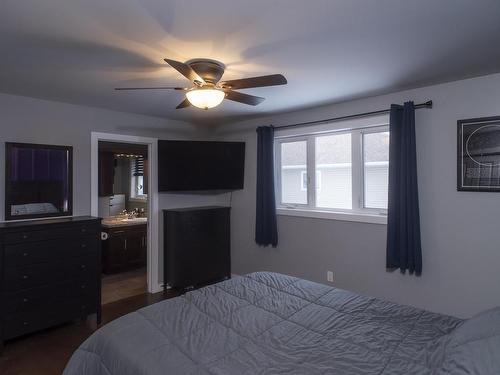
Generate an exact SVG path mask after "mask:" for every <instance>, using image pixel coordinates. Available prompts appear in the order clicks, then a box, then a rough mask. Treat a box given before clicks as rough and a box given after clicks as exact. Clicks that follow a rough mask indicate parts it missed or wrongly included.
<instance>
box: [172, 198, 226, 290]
mask: <svg viewBox="0 0 500 375" xmlns="http://www.w3.org/2000/svg"><path fill="white" fill-rule="evenodd" d="M230 210H231V209H230V208H229V207H218V206H211V207H189V208H179V209H170V210H163V226H164V229H163V233H164V239H163V245H164V254H163V261H164V263H163V267H164V268H163V269H164V280H165V283H164V284H165V288H167V287H168V286H170V287H172V288H191V287H198V286H201V285H206V284H209V283H213V282H218V281H221V280H224V279H228V278H230V277H231V243H230Z"/></svg>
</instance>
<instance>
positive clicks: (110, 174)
mask: <svg viewBox="0 0 500 375" xmlns="http://www.w3.org/2000/svg"><path fill="white" fill-rule="evenodd" d="M98 164H99V175H98V176H99V177H98V180H99V182H98V186H99V196H100V197H109V196H111V195H113V184H114V180H115V156H114V155H113V153H112V152H103V151H100V152H99V163H98Z"/></svg>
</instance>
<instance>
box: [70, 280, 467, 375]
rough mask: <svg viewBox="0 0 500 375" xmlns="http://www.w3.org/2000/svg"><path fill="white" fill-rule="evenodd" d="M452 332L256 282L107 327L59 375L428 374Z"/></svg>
mask: <svg viewBox="0 0 500 375" xmlns="http://www.w3.org/2000/svg"><path fill="white" fill-rule="evenodd" d="M460 322H461V321H460V320H458V319H456V318H452V317H449V316H443V315H439V314H434V313H430V312H426V311H423V310H419V309H416V308H412V307H408V306H402V305H397V304H394V303H389V302H385V301H382V300H379V299H376V298H370V297H364V296H360V295H357V294H354V293H351V292H347V291H345V290H340V289H336V288H332V287H329V286H326V285H322V284H316V283H313V282H310V281H305V280H302V279H298V278H294V277H290V276H285V275H280V274H276V273H268V272H257V273H252V274H249V275H246V276H243V277H237V278H233V279H231V280H227V281H224V282H222V283H219V284H216V285H211V286H209V287H206V288H203V289H199V290H196V291H192V292H190V293H187V294H185V295H183V296H181V297H178V298H173V299H169V300H165V301H163V302H160V303H157V304H154V305H151V306H148V307H145V308H143V309H141V310H138V311H137V312H134V313H132V314H128V315H126V316H123V317H121V318H119V319H117V320H115V321H113V322H111V323H109V324H107V325H106V326H104V327H103V328H101V329H99V330H98V331H96V332H95V333H94V334H93V335H92V336H91V337H90V338H89V339H88V340H87V341H85V342H84V343H83V344H82V345H81V347H80V348H79V349H78V350H77V351H76V352H75V353H74V355H73V357H72V358H71V360H70V362H69V363H68V365H67V367H66V370H65V372H64V374H65V375H82V374H86V375H90V374H92V375H111V374H112V375H126V374H134V375H137V374H162V375H165V374H175V375H177V374H197V375H206V374H220V375H222V374H224V375H237V374H287V375H292V374H353V375H354V374H355V375H365V374H366V375H368V374H377V375H382V374H383V375H388V374H398V375H400V374H409V375H414V374H432V373H433V372H434V370H435V369H436V368H437V366H439V365H440V363H441V362H442V356H443V350H442V348H443V346H444V341H446V336H445V335H447V334H448V333H449V332H450V331H452V330H453V329H454V328H455V327H456V326H457V325H458V324H459V323H460Z"/></svg>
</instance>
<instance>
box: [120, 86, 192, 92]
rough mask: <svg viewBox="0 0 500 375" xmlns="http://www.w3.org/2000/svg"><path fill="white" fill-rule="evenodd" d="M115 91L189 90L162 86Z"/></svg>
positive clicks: (121, 88)
mask: <svg viewBox="0 0 500 375" xmlns="http://www.w3.org/2000/svg"><path fill="white" fill-rule="evenodd" d="M115 90H117V91H126V90H182V91H185V90H187V89H186V88H184V87H165V86H160V87H116V88H115Z"/></svg>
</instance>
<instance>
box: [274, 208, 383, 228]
mask: <svg viewBox="0 0 500 375" xmlns="http://www.w3.org/2000/svg"><path fill="white" fill-rule="evenodd" d="M276 212H277V214H278V215H284V216H298V217H311V218H316V219H328V220H339V221H354V222H358V223H371V224H387V215H377V214H366V213H351V212H339V211H337V212H334V211H321V210H301V209H300V208H283V207H281V208H278V209H277V210H276Z"/></svg>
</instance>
